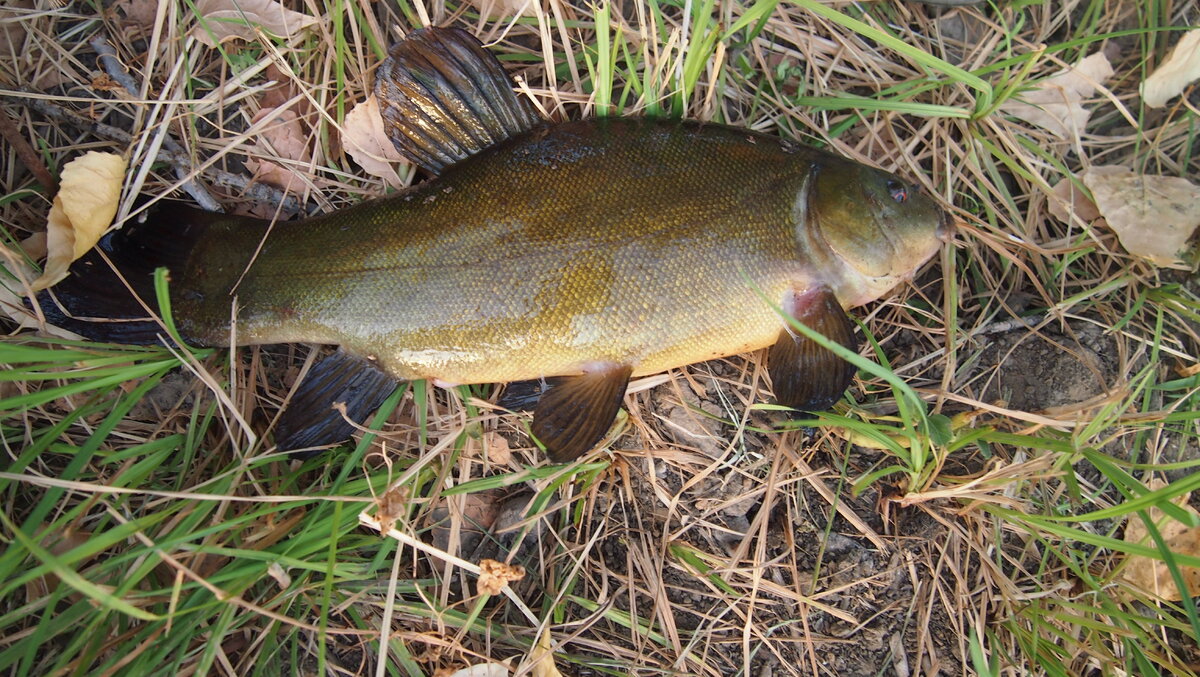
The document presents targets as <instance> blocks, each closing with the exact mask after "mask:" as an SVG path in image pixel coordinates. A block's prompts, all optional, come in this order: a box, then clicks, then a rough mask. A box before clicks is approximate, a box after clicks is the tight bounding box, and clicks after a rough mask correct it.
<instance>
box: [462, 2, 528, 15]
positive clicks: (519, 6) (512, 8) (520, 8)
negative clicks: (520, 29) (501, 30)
mask: <svg viewBox="0 0 1200 677" xmlns="http://www.w3.org/2000/svg"><path fill="white" fill-rule="evenodd" d="M539 2H541V0H471V4H472V5H475V6H476V7H477V8H479V13H480V15H482V16H485V17H487V18H489V19H508V18H512V17H518V16H537V7H538V3H539Z"/></svg>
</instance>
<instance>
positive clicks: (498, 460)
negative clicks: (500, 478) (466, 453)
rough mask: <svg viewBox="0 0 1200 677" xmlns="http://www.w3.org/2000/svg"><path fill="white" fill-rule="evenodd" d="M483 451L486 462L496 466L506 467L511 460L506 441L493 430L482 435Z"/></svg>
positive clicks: (510, 452)
mask: <svg viewBox="0 0 1200 677" xmlns="http://www.w3.org/2000/svg"><path fill="white" fill-rule="evenodd" d="M483 450H484V453H486V454H487V460H488V461H490V462H492V463H495V464H496V465H508V462H509V461H511V460H512V451H511V450H510V449H509V446H508V440H507V439H505V437H504V436H503V435H501V434H500V433H498V432H496V431H494V430H490V431H488V432H486V433H484V434H483Z"/></svg>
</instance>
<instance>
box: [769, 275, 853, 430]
mask: <svg viewBox="0 0 1200 677" xmlns="http://www.w3.org/2000/svg"><path fill="white" fill-rule="evenodd" d="M784 310H785V311H787V312H788V313H790V314H791V315H792V317H794V318H795V319H796V320H797V321H799V322H802V323H803V324H804V325H805V326H807V327H809V328H811V329H814V330H816V331H818V332H820V333H821V334H823V335H825V336H827V337H829V338H830V339H832V340H833V341H835V342H837V343H840V344H842V345H843V346H845V347H847V348H849V349H850V350H854V351H857V350H858V341H857V340H856V339H855V338H854V324H853V323H852V322H851V321H850V318H849V317H848V316H847V315H846V311H844V310H842V306H841V304H840V303H838V300H837V297H835V296H834V295H833V291H832V290H830V289H829V287H825V286H822V287H819V288H817V289H814V290H810V291H806V292H800V293H796V294H795V295H793V296H792V298H790V299H788V300H787V302H786V303H785V304H784ZM767 371H768V372H770V374H771V384H772V387H773V388H774V389H775V399H776V401H778V402H779V403H780V404H782V405H785V406H788V407H792V408H795V409H800V410H801V411H824V410H826V409H828V408H829V407H831V406H833V403H834V402H837V401H838V399H839V398H840V397H841V396H842V393H845V392H846V388H848V387H849V386H850V381H851V380H853V379H854V372H855V369H854V366H853V365H851V364H850V363H849V362H846V361H845V360H843V359H842V358H840V357H838V356H836V355H834V354H833V353H832V352H831V351H829V350H827V349H825V348H822V347H821V346H820V345H818V344H817V343H816V342H815V341H812V340H810V339H808V338H805V337H804V336H801V335H799V334H796V333H794V332H792V331H791V330H790V329H788V328H784V329H783V331H781V332H780V333H779V340H778V341H776V342H775V345H774V346H772V347H771V352H770V353H769V354H768V355H767Z"/></svg>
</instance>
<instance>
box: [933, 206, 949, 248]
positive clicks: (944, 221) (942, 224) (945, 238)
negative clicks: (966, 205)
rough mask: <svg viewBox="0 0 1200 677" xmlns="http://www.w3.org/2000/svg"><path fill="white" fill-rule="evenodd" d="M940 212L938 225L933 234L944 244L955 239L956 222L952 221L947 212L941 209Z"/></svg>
mask: <svg viewBox="0 0 1200 677" xmlns="http://www.w3.org/2000/svg"><path fill="white" fill-rule="evenodd" d="M938 211H939V212H940V213H939V215H938V225H937V229H936V230H934V231H933V234H934V235H935V236H936V237H937V239H939V240H941V241H942V242H949V241H950V240H952V239H954V222H952V221H951V220H950V215H949V214H947V213H946V210H944V209H940V210H938Z"/></svg>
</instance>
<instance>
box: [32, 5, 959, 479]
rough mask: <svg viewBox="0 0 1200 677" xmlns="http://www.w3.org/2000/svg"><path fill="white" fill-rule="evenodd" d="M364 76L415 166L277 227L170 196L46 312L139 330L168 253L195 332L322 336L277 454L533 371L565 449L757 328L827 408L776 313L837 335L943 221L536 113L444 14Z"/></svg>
mask: <svg viewBox="0 0 1200 677" xmlns="http://www.w3.org/2000/svg"><path fill="white" fill-rule="evenodd" d="M374 91H375V94H376V96H377V98H378V100H379V101H380V105H381V110H382V113H383V117H384V121H385V126H386V129H387V130H388V134H389V136H390V137H391V139H392V141H393V143H394V144H395V145H396V147H397V149H398V150H399V151H400V152H401V153H402V154H404V155H405V156H406V157H408V158H409V159H410V160H412V161H413V162H415V163H416V164H417V165H419V166H420V167H421V168H423V169H424V170H425V171H426V172H427V173H429V174H430V175H431V177H430V178H429V179H427V180H425V181H423V182H421V183H418V184H416V185H414V186H413V187H411V188H409V189H406V190H403V191H401V192H398V193H396V194H393V195H391V196H387V197H383V198H379V199H374V200H367V201H364V202H361V203H359V204H356V205H353V206H349V207H345V208H342V209H338V210H335V211H332V212H329V213H326V214H320V215H315V216H310V217H307V218H303V219H300V220H297V221H289V222H278V223H271V222H269V221H265V220H258V219H252V218H248V217H240V216H230V215H225V214H218V213H211V212H203V211H200V210H197V209H194V208H190V207H186V206H183V205H180V204H165V205H163V206H161V207H160V208H159V209H158V210H157V211H156V212H154V213H152V214H150V215H149V216H148V217H147V218H146V219H144V220H142V221H139V222H136V223H129V224H126V225H125V226H124V227H123V228H121V229H119V230H116V231H114V232H113V233H111V234H110V235H108V236H106V237H105V239H104V240H102V242H101V243H100V245H99V248H98V251H97V252H94V253H92V254H89V255H87V256H85V257H83V258H82V259H80V260H79V261H77V262H75V264H73V265H72V268H71V275H70V276H69V277H68V278H67V279H66V280H64V281H63V282H61V283H59V284H58V285H57V286H55V287H53V288H52V289H50V290H47V291H46V292H43V294H42V295H41V296H40V297H39V302H40V304H41V306H42V309H43V312H44V313H45V315H46V317H47V319H48V321H50V322H51V323H52V324H56V325H58V326H60V327H63V328H65V329H69V330H71V331H74V332H76V333H79V334H81V335H83V336H84V337H86V338H89V339H94V340H104V341H110V342H118V343H135V344H152V343H158V342H160V341H162V340H163V335H164V332H163V327H162V325H161V324H160V322H159V321H158V320H157V319H156V318H154V317H153V316H152V315H151V314H149V313H147V308H154V307H155V304H154V299H155V296H154V289H153V273H154V270H155V269H157V268H160V267H165V268H167V270H168V273H169V279H170V283H169V296H170V302H171V308H172V312H173V317H174V323H175V326H176V328H177V330H178V334H179V336H180V337H181V338H182V339H183V340H184V341H185V342H187V343H189V344H192V345H197V346H228V345H230V344H231V343H235V344H236V345H253V344H273V343H310V344H327V345H334V346H337V347H338V348H337V350H336V352H334V353H332V354H331V355H329V356H328V357H326V358H324V359H323V360H321V361H320V362H318V363H317V364H316V365H314V366H313V368H312V369H311V370H310V373H309V375H308V377H307V378H306V379H305V381H304V382H303V383H302V384H301V385H300V387H299V388H298V390H297V392H296V393H295V395H294V396H293V399H292V402H291V403H290V404H289V406H288V407H287V409H286V410H285V412H284V413H283V415H282V416H281V419H280V421H279V424H278V427H277V429H276V431H275V444H276V448H277V449H279V450H287V451H305V450H307V451H312V450H313V449H314V448H318V447H321V446H322V445H329V444H332V443H335V442H339V441H342V440H345V439H347V438H348V437H349V434H350V432H351V431H352V429H353V428H352V427H351V424H350V423H349V422H348V421H347V418H348V419H350V420H351V421H361V420H365V418H366V416H367V415H369V414H370V413H371V412H372V411H373V410H374V409H376V408H378V406H379V405H380V404H381V403H382V401H383V400H384V399H385V398H386V397H387V395H389V394H390V393H391V392H393V390H394V389H395V387H396V386H397V384H398V383H399V382H401V381H408V380H414V379H431V380H434V381H436V382H437V383H440V384H476V383H512V382H524V383H530V382H532V383H536V384H543V385H539V386H538V387H537V388H536V391H537V392H536V393H535V395H536V403H534V404H533V420H532V423H531V425H530V431H531V433H532V435H533V437H534V438H535V439H536V440H537V441H538V443H540V444H541V445H542V446H543V447H544V449H545V451H546V453H547V455H548V456H549V458H550V459H551V460H552V461H554V462H559V463H561V462H568V461H571V460H573V459H576V458H578V457H580V456H582V455H583V454H586V453H587V452H589V451H590V450H592V449H593V448H594V447H595V446H596V445H597V444H598V443H599V442H600V441H601V440H602V438H603V437H604V435H605V434H606V433H607V431H608V430H609V428H610V427H611V426H612V424H613V422H614V420H615V418H616V416H617V414H618V412H619V409H620V407H621V405H622V403H623V401H624V396H625V392H626V388H627V385H628V383H629V380H630V379H631V378H636V377H639V376H643V375H647V374H655V373H659V372H663V371H666V370H669V369H673V368H677V367H681V366H684V365H688V364H692V363H696V362H702V361H705V360H712V359H716V358H721V357H726V356H730V355H736V354H740V353H745V352H749V351H754V350H758V349H762V348H769V352H768V354H767V360H768V373H769V375H770V378H771V383H772V389H773V392H774V396H775V399H776V401H778V402H779V403H780V404H783V405H786V406H788V407H792V408H795V409H797V410H801V411H821V410H824V409H827V408H829V407H830V406H832V404H833V403H834V402H836V401H837V400H838V399H840V398H841V397H842V396H843V395H844V394H845V391H846V389H847V388H848V386H849V384H850V382H851V380H852V379H853V376H854V368H853V367H852V366H851V365H850V364H849V363H848V362H846V361H844V360H842V359H841V358H839V357H837V356H836V355H835V354H834V353H833V352H832V351H830V350H828V349H826V348H824V347H822V346H821V345H820V344H819V343H817V342H815V341H812V340H810V339H808V338H806V337H805V336H804V335H803V334H802V333H799V332H796V331H795V330H794V329H792V327H791V326H790V325H789V323H788V321H787V318H791V319H792V320H794V321H796V322H799V323H803V324H804V325H806V326H807V327H809V328H812V329H814V330H816V331H817V332H818V333H820V334H822V335H824V336H826V337H828V338H829V339H830V340H832V341H834V342H836V343H839V344H841V345H843V346H846V347H847V348H849V349H851V350H857V342H856V339H855V337H854V324H853V322H852V321H851V319H850V317H849V316H848V314H847V312H846V310H847V309H849V308H853V307H855V306H860V305H862V304H865V303H869V302H871V301H874V300H876V299H878V298H880V297H881V296H883V295H884V294H886V293H887V292H889V291H890V290H891V289H893V288H894V287H895V286H896V285H898V284H900V283H901V282H903V281H904V280H907V279H910V278H911V276H912V275H913V273H914V271H916V270H917V268H919V267H920V266H921V265H923V264H924V263H925V262H926V261H927V260H928V259H929V258H931V257H932V256H933V254H934V253H935V252H936V251H937V250H938V249H939V247H940V246H941V245H942V243H943V242H944V241H945V240H946V239H947V237H948V236H949V232H950V221H949V218H948V216H947V213H946V211H945V210H944V209H942V208H941V207H940V206H939V205H938V203H937V202H936V201H935V200H934V199H933V198H932V197H931V196H929V195H927V194H926V193H925V192H923V191H922V190H921V189H920V188H919V187H918V185H916V184H914V183H912V182H909V181H905V180H903V179H902V178H901V177H899V176H897V175H895V174H892V173H889V172H885V171H883V170H880V169H876V168H873V167H869V166H867V165H865V164H861V163H858V162H855V161H852V160H850V159H847V158H845V157H842V156H839V155H837V154H834V153H831V152H828V151H825V150H821V149H818V148H815V147H812V146H808V145H804V144H800V143H797V142H795V141H791V140H787V139H783V138H779V137H776V136H771V135H767V134H762V133H758V132H754V131H751V130H747V129H741V128H736V127H731V126H726V125H721V124H715V123H710V122H698V121H674V120H655V119H649V118H622V117H600V118H594V119H588V120H576V121H567V122H551V121H548V120H545V119H543V118H542V117H540V116H539V115H537V114H536V113H535V111H534V108H533V107H532V105H531V104H530V103H529V102H528V101H526V100H525V99H523V98H520V97H518V96H517V94H516V93H515V91H514V85H513V82H512V80H511V79H510V78H509V76H508V75H507V73H506V72H505V71H504V69H503V67H502V66H501V64H500V63H499V62H498V61H497V60H496V58H495V57H494V56H492V55H491V54H490V53H489V52H488V51H487V50H486V49H485V48H484V47H483V46H482V45H481V44H480V43H479V41H478V40H476V39H475V38H474V37H472V36H471V35H470V34H468V33H467V32H465V31H462V30H460V29H457V28H425V29H421V30H417V31H413V32H411V33H410V34H409V35H408V36H407V37H406V38H405V39H403V40H401V41H400V42H398V43H397V44H396V45H394V46H393V47H392V48H391V49H390V50H389V56H388V58H387V60H386V61H385V62H384V63H383V64H382V65H381V67H380V69H379V71H378V72H377V75H376V83H375V88H374ZM106 258H107V260H105V259H106ZM109 262H111V265H110V263H109ZM781 313H782V315H781ZM231 322H233V326H234V327H235V328H234V329H233V330H231ZM335 402H343V403H345V404H346V407H345V411H346V416H342V414H341V413H340V412H337V411H334V409H333V404H334V403H335Z"/></svg>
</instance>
